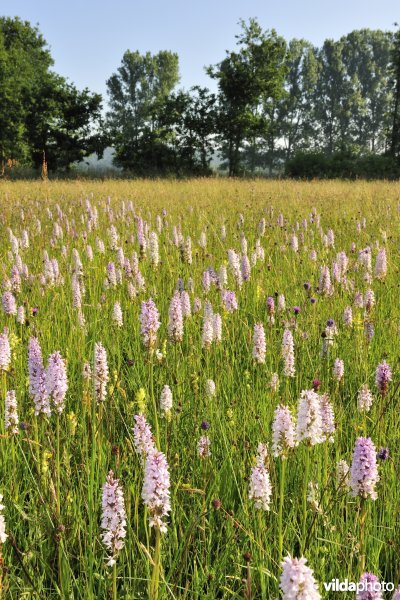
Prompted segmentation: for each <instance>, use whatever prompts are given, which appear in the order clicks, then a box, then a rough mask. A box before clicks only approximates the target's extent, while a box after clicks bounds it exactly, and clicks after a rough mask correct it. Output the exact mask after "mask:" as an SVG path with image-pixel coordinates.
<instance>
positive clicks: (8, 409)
mask: <svg viewBox="0 0 400 600" xmlns="http://www.w3.org/2000/svg"><path fill="white" fill-rule="evenodd" d="M18 422H19V421H18V413H17V399H16V397H15V391H14V390H10V391H9V392H7V393H6V399H5V411H4V429H5V430H6V431H10V433H13V434H14V433H18Z"/></svg>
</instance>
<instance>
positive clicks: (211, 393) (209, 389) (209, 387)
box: [205, 379, 215, 398]
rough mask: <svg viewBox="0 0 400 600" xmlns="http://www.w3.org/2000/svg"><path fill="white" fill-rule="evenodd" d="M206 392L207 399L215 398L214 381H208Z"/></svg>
mask: <svg viewBox="0 0 400 600" xmlns="http://www.w3.org/2000/svg"><path fill="white" fill-rule="evenodd" d="M205 391H206V396H207V398H213V397H214V396H215V383H214V381H213V380H212V379H207V381H206V386H205Z"/></svg>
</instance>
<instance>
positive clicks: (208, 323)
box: [201, 304, 214, 349]
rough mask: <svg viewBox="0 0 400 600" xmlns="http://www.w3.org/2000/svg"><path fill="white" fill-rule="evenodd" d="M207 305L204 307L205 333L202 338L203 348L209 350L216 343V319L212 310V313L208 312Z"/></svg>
mask: <svg viewBox="0 0 400 600" xmlns="http://www.w3.org/2000/svg"><path fill="white" fill-rule="evenodd" d="M206 308H207V304H205V306H204V319H203V332H202V336H201V341H202V347H203V348H206V349H209V348H211V344H212V343H213V341H214V318H213V313H212V309H211V312H210V311H209V310H206Z"/></svg>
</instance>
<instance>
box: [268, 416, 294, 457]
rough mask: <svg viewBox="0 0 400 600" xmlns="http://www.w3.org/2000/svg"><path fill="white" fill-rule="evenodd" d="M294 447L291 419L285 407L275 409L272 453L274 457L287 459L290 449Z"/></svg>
mask: <svg viewBox="0 0 400 600" xmlns="http://www.w3.org/2000/svg"><path fill="white" fill-rule="evenodd" d="M295 445H296V440H295V431H294V423H293V417H292V415H291V412H290V409H289V408H288V407H287V406H283V405H281V406H278V407H277V408H276V409H275V414H274V421H273V423H272V451H273V455H274V456H280V457H281V458H282V459H284V458H287V455H288V453H289V451H290V449H291V448H294V447H295Z"/></svg>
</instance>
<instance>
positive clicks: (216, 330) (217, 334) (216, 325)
mask: <svg viewBox="0 0 400 600" xmlns="http://www.w3.org/2000/svg"><path fill="white" fill-rule="evenodd" d="M213 339H214V342H220V341H221V340H222V318H221V315H220V314H219V313H215V314H214V315H213Z"/></svg>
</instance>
